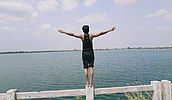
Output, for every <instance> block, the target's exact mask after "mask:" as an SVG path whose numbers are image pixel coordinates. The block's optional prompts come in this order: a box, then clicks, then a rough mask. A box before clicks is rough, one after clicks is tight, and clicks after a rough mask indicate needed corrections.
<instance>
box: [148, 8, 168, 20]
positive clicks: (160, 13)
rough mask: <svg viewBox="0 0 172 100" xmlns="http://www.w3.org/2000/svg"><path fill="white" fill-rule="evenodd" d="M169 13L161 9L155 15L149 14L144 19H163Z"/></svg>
mask: <svg viewBox="0 0 172 100" xmlns="http://www.w3.org/2000/svg"><path fill="white" fill-rule="evenodd" d="M168 14H169V13H168V12H167V11H166V10H165V9H161V10H158V11H157V12H156V13H154V14H149V15H147V16H146V17H147V18H154V17H165V16H167V15H168Z"/></svg>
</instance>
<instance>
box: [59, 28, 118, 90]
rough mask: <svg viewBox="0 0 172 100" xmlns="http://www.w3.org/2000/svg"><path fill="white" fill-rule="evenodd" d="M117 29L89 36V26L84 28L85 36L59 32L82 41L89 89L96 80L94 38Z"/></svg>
mask: <svg viewBox="0 0 172 100" xmlns="http://www.w3.org/2000/svg"><path fill="white" fill-rule="evenodd" d="M115 29H116V28H115V27H112V28H111V29H109V30H107V31H104V32H100V33H98V34H89V26H88V25H84V26H83V27H82V30H83V32H84V34H80V35H77V34H74V33H69V32H65V31H63V30H59V32H60V33H64V34H67V35H69V36H73V37H76V38H79V39H81V41H82V43H83V49H82V60H83V65H84V71H85V81H86V84H85V85H86V86H87V87H89V86H90V87H92V85H93V78H94V50H93V43H92V41H93V38H95V37H99V36H101V35H104V34H106V33H108V32H111V31H114V30H115ZM89 69H90V72H89ZM88 73H90V77H89V74H88Z"/></svg>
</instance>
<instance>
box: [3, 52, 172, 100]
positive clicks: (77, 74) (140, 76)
mask: <svg viewBox="0 0 172 100" xmlns="http://www.w3.org/2000/svg"><path fill="white" fill-rule="evenodd" d="M95 57H96V61H95V80H94V87H95V88H99V87H101V88H102V87H115V86H124V85H126V84H127V83H130V84H132V83H135V82H136V81H139V82H140V83H141V84H150V81H153V80H164V79H166V80H170V81H172V49H163V50H162V49H159V50H155V49H154V50H153V49H152V50H107V51H95ZM11 88H16V89H18V91H44V90H61V89H79V88H84V71H83V66H82V60H81V52H80V51H75V52H51V53H33V54H31V53H23V54H1V55H0V92H6V91H7V90H9V89H11ZM119 95H120V94H119ZM71 99H74V98H59V99H57V100H71ZM95 99H96V100H116V99H115V98H114V95H98V96H96V98H95Z"/></svg>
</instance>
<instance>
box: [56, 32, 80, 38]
mask: <svg viewBox="0 0 172 100" xmlns="http://www.w3.org/2000/svg"><path fill="white" fill-rule="evenodd" d="M58 31H59V32H60V33H64V34H66V35H69V36H73V37H76V38H80V39H81V38H82V36H81V35H76V34H74V33H69V32H65V31H63V30H58Z"/></svg>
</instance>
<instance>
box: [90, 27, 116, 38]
mask: <svg viewBox="0 0 172 100" xmlns="http://www.w3.org/2000/svg"><path fill="white" fill-rule="evenodd" d="M114 30H116V28H115V27H112V28H111V29H109V30H107V31H104V32H100V33H98V34H93V35H92V36H93V38H94V37H98V36H101V35H104V34H106V33H109V32H112V31H114Z"/></svg>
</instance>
